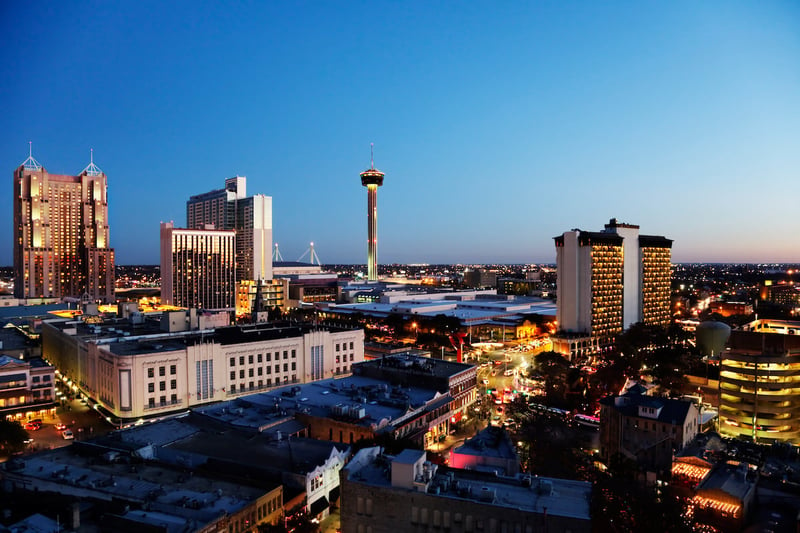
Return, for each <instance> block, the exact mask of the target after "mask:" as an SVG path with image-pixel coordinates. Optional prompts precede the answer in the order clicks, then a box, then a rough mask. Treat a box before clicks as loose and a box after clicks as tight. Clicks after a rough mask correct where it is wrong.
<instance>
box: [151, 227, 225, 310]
mask: <svg viewBox="0 0 800 533" xmlns="http://www.w3.org/2000/svg"><path fill="white" fill-rule="evenodd" d="M235 273H236V232H235V231H233V230H230V231H227V230H214V229H211V228H207V229H180V228H176V227H174V225H173V223H172V222H162V223H161V302H162V303H164V304H167V305H175V306H178V307H188V308H195V309H210V310H225V311H231V312H232V311H234V309H235V306H236V276H235Z"/></svg>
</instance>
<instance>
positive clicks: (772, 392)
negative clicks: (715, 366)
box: [719, 319, 800, 444]
mask: <svg viewBox="0 0 800 533" xmlns="http://www.w3.org/2000/svg"><path fill="white" fill-rule="evenodd" d="M719 387H720V411H719V417H720V428H719V431H720V433H722V434H725V435H731V436H737V437H743V438H747V439H752V440H754V441H759V442H790V443H792V444H800V396H798V391H799V390H800V322H793V321H785V320H769V319H766V320H765V319H760V320H755V321H753V322H750V323H749V324H745V325H744V326H742V328H741V329H737V330H733V331H732V332H731V337H730V339H729V340H728V349H727V350H725V351H724V352H722V354H721V355H720V384H719Z"/></svg>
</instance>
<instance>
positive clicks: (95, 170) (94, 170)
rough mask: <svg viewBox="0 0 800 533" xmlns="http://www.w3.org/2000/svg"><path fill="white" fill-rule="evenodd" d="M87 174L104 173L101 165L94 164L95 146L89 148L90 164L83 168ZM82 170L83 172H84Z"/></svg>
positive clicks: (97, 174)
mask: <svg viewBox="0 0 800 533" xmlns="http://www.w3.org/2000/svg"><path fill="white" fill-rule="evenodd" d="M83 172H85V173H86V175H87V176H99V175H101V174H102V173H103V171H102V170H100V167H98V166H97V165H95V164H94V148H89V164H88V165H87V166H86V168H84V169H83ZM83 172H81V174H83Z"/></svg>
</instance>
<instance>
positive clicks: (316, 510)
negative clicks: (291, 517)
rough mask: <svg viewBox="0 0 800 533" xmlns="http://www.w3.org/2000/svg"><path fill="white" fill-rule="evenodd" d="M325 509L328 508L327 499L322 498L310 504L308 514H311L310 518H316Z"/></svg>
mask: <svg viewBox="0 0 800 533" xmlns="http://www.w3.org/2000/svg"><path fill="white" fill-rule="evenodd" d="M327 508H328V498H326V497H325V496H323V497H322V498H320V499H319V500H317V501H315V502H314V503H312V504H311V505H310V506H309V508H308V510H309V513H310V514H311V516H317V515H318V514H320V513H321V512H322V511H324V510H325V509H327Z"/></svg>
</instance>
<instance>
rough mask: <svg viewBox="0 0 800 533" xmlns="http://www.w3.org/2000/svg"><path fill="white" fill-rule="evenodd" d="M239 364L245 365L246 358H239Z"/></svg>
mask: <svg viewBox="0 0 800 533" xmlns="http://www.w3.org/2000/svg"><path fill="white" fill-rule="evenodd" d="M239 364H240V365H243V364H244V356H243V355H242V356H240V357H239Z"/></svg>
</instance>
